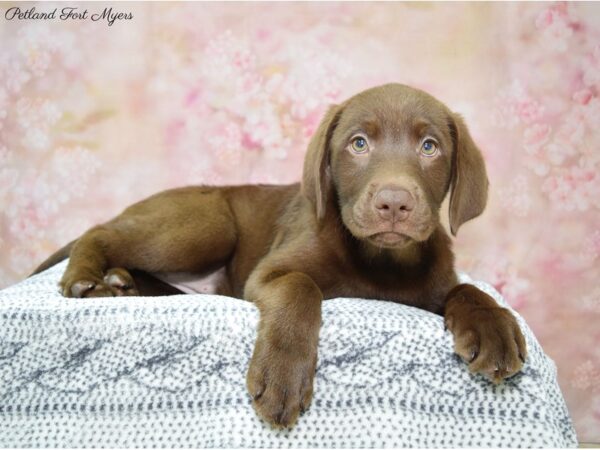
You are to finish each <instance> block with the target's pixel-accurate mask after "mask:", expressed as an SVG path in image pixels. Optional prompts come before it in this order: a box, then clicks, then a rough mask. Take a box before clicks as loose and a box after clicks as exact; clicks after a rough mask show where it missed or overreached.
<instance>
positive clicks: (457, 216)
mask: <svg viewBox="0 0 600 450" xmlns="http://www.w3.org/2000/svg"><path fill="white" fill-rule="evenodd" d="M450 130H451V132H452V135H453V136H452V137H453V139H454V155H453V162H452V180H451V189H452V190H451V193H450V230H451V231H452V234H453V235H454V236H456V233H457V231H458V228H459V227H460V226H461V225H462V224H463V223H465V222H466V221H468V220H471V219H473V218H475V217H477V216H478V215H480V214H481V213H482V212H483V210H484V209H485V205H486V203H487V193H488V185H489V182H488V178H487V173H486V171H485V163H484V161H483V156H482V155H481V151H480V150H479V148H478V147H477V145H475V143H474V142H473V139H472V138H471V135H470V134H469V130H468V129H467V126H466V125H465V122H464V120H463V118H462V117H461V116H459V115H458V114H453V115H452V119H451V120H450Z"/></svg>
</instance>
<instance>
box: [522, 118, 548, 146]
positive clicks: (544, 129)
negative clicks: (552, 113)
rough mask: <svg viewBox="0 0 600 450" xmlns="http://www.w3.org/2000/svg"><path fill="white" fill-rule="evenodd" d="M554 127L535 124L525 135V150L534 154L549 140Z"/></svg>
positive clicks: (545, 124)
mask: <svg viewBox="0 0 600 450" xmlns="http://www.w3.org/2000/svg"><path fill="white" fill-rule="evenodd" d="M551 131H552V127H551V126H550V125H548V124H547V123H535V124H533V125H531V126H530V127H528V128H527V129H526V130H525V132H524V133H523V138H524V144H525V149H526V150H528V152H530V153H532V152H533V151H535V150H536V149H538V148H539V147H541V146H542V145H544V144H545V143H546V141H547V140H548V136H550V132H551Z"/></svg>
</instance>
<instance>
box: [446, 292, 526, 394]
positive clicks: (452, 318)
mask: <svg viewBox="0 0 600 450" xmlns="http://www.w3.org/2000/svg"><path fill="white" fill-rule="evenodd" d="M462 286H465V287H464V288H462ZM462 286H460V287H459V288H460V289H457V290H455V291H453V292H454V295H452V297H451V298H450V297H449V298H448V301H447V306H446V313H445V324H446V327H447V328H448V329H449V330H450V331H451V332H452V334H453V335H454V351H455V352H456V353H457V354H458V355H460V356H461V358H462V359H463V360H464V361H465V362H466V363H467V364H468V365H469V370H471V372H475V373H481V374H482V375H484V376H486V377H487V378H489V379H490V380H491V381H493V382H494V383H500V382H501V381H502V380H503V379H505V378H508V377H511V376H513V375H514V374H516V373H517V372H519V371H520V370H521V368H522V367H523V363H524V362H525V357H526V356H527V348H526V344H525V338H524V337H523V334H522V333H521V329H520V328H519V325H518V323H517V321H516V319H515V317H514V316H513V314H512V313H511V312H510V311H509V310H508V309H506V308H502V307H500V306H498V305H497V303H496V302H495V301H494V299H493V298H491V297H490V296H489V295H487V294H486V293H484V292H482V291H480V290H479V289H477V288H476V287H474V286H470V285H462ZM451 294H452V292H451Z"/></svg>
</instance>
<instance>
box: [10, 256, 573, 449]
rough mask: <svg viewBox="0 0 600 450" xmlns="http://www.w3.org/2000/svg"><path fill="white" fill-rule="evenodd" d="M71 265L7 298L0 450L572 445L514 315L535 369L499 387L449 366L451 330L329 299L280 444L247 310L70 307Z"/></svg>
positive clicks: (186, 301)
mask: <svg viewBox="0 0 600 450" xmlns="http://www.w3.org/2000/svg"><path fill="white" fill-rule="evenodd" d="M65 264H66V263H62V264H60V265H58V266H56V267H54V268H52V269H50V270H48V271H46V272H45V273H42V274H40V275H38V276H35V277H33V278H31V279H27V280H25V281H23V282H21V283H19V284H17V285H15V286H12V287H10V288H8V289H5V290H3V291H0V309H1V311H0V317H1V324H0V339H1V340H0V380H1V381H0V446H2V447H23V446H27V447H30V446H31V447H65V446H66V447H82V446H84V447H97V446H110V447H124V446H136V447H141V446H143V447H422V446H427V447H462V446H477V447H488V446H510V447H566V446H575V445H576V439H575V434H574V431H573V427H572V424H571V420H570V418H569V415H568V413H567V410H566V408H565V403H564V400H563V397H562V395H561V393H560V390H559V388H558V384H557V382H556V367H555V365H554V363H553V362H552V361H551V360H550V359H549V358H548V357H547V356H546V355H545V354H544V352H543V351H542V349H541V347H540V345H539V344H538V342H537V341H536V339H535V337H534V336H533V334H532V333H531V331H530V330H529V328H528V327H527V325H526V324H525V322H524V321H523V320H522V318H520V317H518V319H519V323H520V324H521V327H522V329H523V332H524V334H525V337H526V339H527V345H528V350H529V356H528V358H527V363H526V365H525V367H524V369H523V371H522V372H521V373H519V374H518V375H516V376H514V377H513V378H511V379H509V380H507V381H506V382H505V383H504V384H502V385H500V386H494V385H493V384H491V383H490V382H488V381H486V380H485V379H484V378H482V377H481V376H479V375H471V374H470V373H469V372H468V370H467V367H466V366H465V364H464V363H463V362H461V361H460V360H459V359H458V358H457V357H456V356H455V355H454V353H453V351H452V336H451V335H450V333H449V332H444V329H443V326H442V318H441V317H439V316H436V315H434V314H431V313H428V312H425V311H421V310H418V309H415V308H412V307H407V306H402V305H398V304H394V303H389V302H383V301H375V300H360V299H336V300H329V301H327V302H325V303H324V304H323V327H322V331H321V340H320V344H319V362H318V368H317V376H316V381H315V395H314V399H313V403H312V406H311V408H310V409H309V410H308V411H307V412H306V413H305V414H304V415H303V416H302V417H301V418H300V420H299V422H298V424H297V425H296V426H295V427H294V428H293V429H291V430H285V431H275V430H273V429H271V428H269V426H268V425H266V424H264V423H263V422H261V421H260V420H259V419H258V418H257V416H256V415H255V414H254V411H253V410H252V406H251V403H250V398H249V396H248V394H247V393H246V389H245V372H246V369H247V367H248V361H249V358H250V355H251V352H252V345H253V342H254V338H255V329H256V323H257V318H258V314H257V311H256V309H255V307H254V306H253V305H252V304H250V303H247V302H244V301H241V300H237V299H233V298H227V297H219V296H209V295H181V296H174V297H159V298H141V297H138V298H126V297H120V298H108V299H106V298H100V299H81V300H77V299H65V298H63V297H61V296H60V295H59V294H58V291H57V287H56V283H57V281H58V279H59V278H60V276H61V274H62V272H63V271H64V268H65ZM464 279H465V280H466V281H469V280H468V279H466V278H464ZM474 284H475V285H477V286H478V287H480V288H481V289H483V290H484V291H486V292H487V293H489V294H490V295H492V296H494V297H495V298H496V299H497V300H498V301H500V302H502V303H503V300H502V299H501V298H500V296H499V294H498V293H497V292H496V291H495V290H494V289H493V288H491V287H490V286H489V285H487V284H485V283H480V282H476V283H474Z"/></svg>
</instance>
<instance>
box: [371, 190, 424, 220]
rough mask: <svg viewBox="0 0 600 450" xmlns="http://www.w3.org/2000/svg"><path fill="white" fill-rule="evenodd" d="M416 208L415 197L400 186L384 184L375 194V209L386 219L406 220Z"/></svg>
mask: <svg viewBox="0 0 600 450" xmlns="http://www.w3.org/2000/svg"><path fill="white" fill-rule="evenodd" d="M414 208H415V199H414V197H413V196H412V195H411V193H410V192H408V191H407V190H406V189H403V188H401V187H398V186H384V187H383V188H381V189H380V190H379V192H378V193H377V195H376V196H375V209H376V210H377V212H378V213H379V216H380V217H381V218H382V219H384V220H391V221H397V220H406V219H407V218H408V216H409V215H410V212H411V211H412V210H413V209H414Z"/></svg>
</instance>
